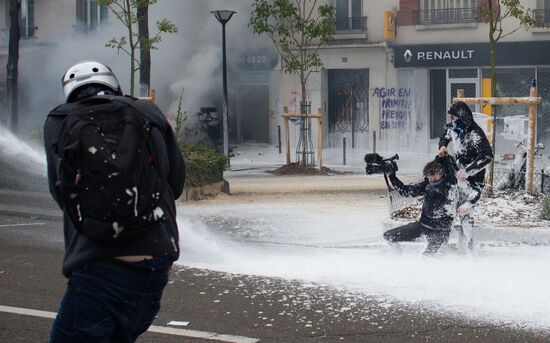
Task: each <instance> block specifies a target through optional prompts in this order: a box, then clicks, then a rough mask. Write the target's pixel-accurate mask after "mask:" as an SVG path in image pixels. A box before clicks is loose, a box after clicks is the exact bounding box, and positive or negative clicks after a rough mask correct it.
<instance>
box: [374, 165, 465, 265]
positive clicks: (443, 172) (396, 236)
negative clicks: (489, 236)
mask: <svg viewBox="0 0 550 343" xmlns="http://www.w3.org/2000/svg"><path fill="white" fill-rule="evenodd" d="M451 159H452V158H451V157H450V156H445V157H439V156H437V157H436V158H435V159H434V160H433V161H431V162H429V163H428V164H426V166H425V167H424V171H423V174H424V180H423V181H421V182H418V183H414V184H410V185H405V184H403V182H401V180H399V179H398V178H397V176H396V175H395V172H390V173H386V176H387V177H388V179H389V180H390V182H391V184H392V186H393V187H394V188H395V189H396V190H397V191H398V192H399V194H401V195H402V196H407V197H417V196H423V197H424V202H423V204H422V214H421V216H420V220H419V221H416V222H413V223H409V224H406V225H403V226H399V227H397V228H395V229H392V230H388V231H386V232H385V233H384V238H385V239H386V240H387V241H388V242H390V243H396V242H403V241H413V240H415V239H417V238H419V237H421V236H425V237H426V239H427V240H428V246H427V247H426V250H425V251H424V255H433V254H436V253H437V252H438V251H439V249H440V248H441V247H443V246H445V245H446V244H447V242H448V240H449V234H450V232H451V228H452V223H453V219H454V212H455V207H454V206H455V199H456V194H457V192H456V184H457V180H456V177H455V171H454V169H453V162H452V160H451Z"/></svg>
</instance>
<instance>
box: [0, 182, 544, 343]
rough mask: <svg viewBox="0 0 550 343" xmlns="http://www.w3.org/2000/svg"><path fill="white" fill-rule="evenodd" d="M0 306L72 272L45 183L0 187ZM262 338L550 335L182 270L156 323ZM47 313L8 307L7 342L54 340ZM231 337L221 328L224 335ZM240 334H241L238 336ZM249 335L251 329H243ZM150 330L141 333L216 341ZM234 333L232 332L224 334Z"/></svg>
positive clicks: (524, 338)
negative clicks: (32, 187) (66, 268)
mask: <svg viewBox="0 0 550 343" xmlns="http://www.w3.org/2000/svg"><path fill="white" fill-rule="evenodd" d="M0 199H1V200H0V237H1V238H0V306H11V307H16V308H24V309H33V310H40V311H49V312H55V311H57V308H58V304H59V301H60V299H61V297H62V295H63V292H64V288H65V284H66V279H65V278H64V277H63V276H62V275H61V271H60V270H61V260H62V254H63V241H62V236H61V232H62V231H61V221H60V217H59V215H60V214H59V211H58V210H57V209H56V207H55V205H54V204H53V202H52V201H51V200H50V199H49V196H48V195H47V194H45V193H43V192H29V191H25V192H18V191H13V190H10V191H0ZM170 321H186V322H189V324H188V325H187V326H185V327H180V328H182V329H188V330H197V331H200V332H214V333H218V334H225V335H236V336H240V337H248V338H256V339H259V340H260V342H549V341H550V338H549V337H548V336H544V335H543V334H541V333H537V332H532V331H529V330H528V329H525V328H518V327H515V326H513V325H511V324H506V323H504V324H498V325H491V324H487V323H479V322H474V321H470V320H466V319H462V318H455V317H452V316H451V315H446V314H437V313H433V312H430V310H428V309H426V308H422V307H421V306H420V305H419V306H418V307H411V306H409V305H403V304H399V303H390V302H388V301H387V300H384V299H380V298H377V297H374V296H365V295H363V294H353V293H346V292H342V291H336V290H334V289H331V288H328V287H324V286H318V285H312V284H304V283H301V282H297V281H289V280H281V279H270V278H264V277H255V276H246V275H232V274H227V273H220V272H213V271H208V270H199V269H192V268H178V269H174V270H173V272H172V276H171V282H170V284H169V285H168V286H167V288H166V290H165V295H164V297H163V303H162V309H161V311H160V313H159V315H158V318H157V320H156V321H155V323H154V324H155V325H157V326H161V327H166V326H167V323H168V322H170ZM51 324H52V320H51V319H49V318H42V317H35V316H28V315H21V314H13V313H7V312H3V311H0V342H47V338H48V334H49V330H50V327H51ZM218 338H219V339H223V337H218ZM238 339H239V338H238V337H237V338H236V339H235V341H238ZM241 339H244V338H241ZM208 341H210V340H207V339H202V338H190V337H184V336H174V335H171V334H161V333H146V334H144V335H143V336H142V337H141V338H140V340H139V342H208ZM225 341H230V340H225Z"/></svg>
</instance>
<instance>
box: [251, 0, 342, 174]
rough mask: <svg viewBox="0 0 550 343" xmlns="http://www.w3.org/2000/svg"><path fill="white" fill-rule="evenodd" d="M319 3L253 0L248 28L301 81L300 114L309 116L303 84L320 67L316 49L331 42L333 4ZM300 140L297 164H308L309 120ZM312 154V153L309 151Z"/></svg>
mask: <svg viewBox="0 0 550 343" xmlns="http://www.w3.org/2000/svg"><path fill="white" fill-rule="evenodd" d="M318 2H319V1H318V0H271V1H269V0H254V2H253V4H252V15H251V18H250V21H249V24H248V25H249V27H251V28H252V30H253V31H254V32H255V33H257V34H266V35H267V36H268V37H269V38H270V39H271V40H272V41H273V44H274V45H275V47H276V49H277V51H278V52H279V55H280V56H281V59H282V62H283V66H284V70H285V72H287V73H289V74H295V75H297V76H298V77H299V79H300V86H301V98H302V99H301V102H300V113H301V114H303V115H307V114H308V107H309V106H308V103H307V90H306V84H307V80H308V78H309V76H310V75H311V74H312V73H313V72H318V71H320V69H321V68H322V66H323V64H322V62H321V58H320V57H319V54H318V52H319V48H320V47H321V46H322V45H324V44H327V43H328V42H329V41H330V40H331V39H332V33H333V31H334V19H333V18H334V13H335V9H334V6H332V5H327V4H325V5H321V4H318ZM300 128H301V130H300V132H301V137H300V139H301V141H302V143H303V144H304V148H303V149H302V150H301V151H300V152H301V154H302V156H301V157H302V160H301V161H300V165H301V166H302V167H305V166H307V165H308V161H307V153H308V151H307V149H306V148H305V147H306V146H307V144H306V142H307V141H308V140H310V136H309V119H308V118H307V117H306V118H302V120H301V123H300ZM311 153H312V151H311Z"/></svg>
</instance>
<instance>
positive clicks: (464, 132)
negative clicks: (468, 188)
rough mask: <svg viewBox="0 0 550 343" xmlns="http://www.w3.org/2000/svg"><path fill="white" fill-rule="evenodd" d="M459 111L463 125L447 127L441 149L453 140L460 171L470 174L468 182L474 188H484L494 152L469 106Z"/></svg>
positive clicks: (442, 137)
mask: <svg viewBox="0 0 550 343" xmlns="http://www.w3.org/2000/svg"><path fill="white" fill-rule="evenodd" d="M463 107H464V108H462V109H459V110H460V113H461V117H460V119H461V121H462V123H463V125H457V122H455V123H450V124H447V125H446V129H447V130H446V132H445V133H444V134H443V135H442V136H441V137H440V140H439V147H442V146H448V144H449V143H450V142H451V141H452V140H456V141H455V145H456V146H457V149H456V154H455V156H454V157H455V159H456V163H457V168H458V169H464V170H465V171H466V172H467V173H468V175H469V176H468V179H467V180H468V182H469V183H470V184H472V186H474V187H479V188H482V187H483V181H484V178H485V168H486V167H487V165H488V164H489V163H490V162H491V160H492V159H493V150H492V149H491V145H490V144H489V141H488V140H487V136H485V132H483V130H482V129H481V128H480V127H479V125H477V124H476V122H475V121H474V117H473V115H472V111H471V110H470V108H469V107H468V106H467V105H465V104H464V105H463Z"/></svg>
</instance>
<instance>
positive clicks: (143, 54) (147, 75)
mask: <svg viewBox="0 0 550 343" xmlns="http://www.w3.org/2000/svg"><path fill="white" fill-rule="evenodd" d="M137 18H138V29H139V33H138V39H139V47H140V54H139V59H140V68H139V83H140V85H147V89H148V90H149V91H150V88H151V47H150V46H149V4H148V3H147V4H145V5H143V6H139V7H138V9H137ZM140 95H144V94H140ZM145 96H148V94H145Z"/></svg>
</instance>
